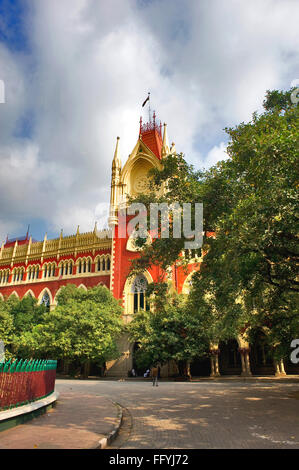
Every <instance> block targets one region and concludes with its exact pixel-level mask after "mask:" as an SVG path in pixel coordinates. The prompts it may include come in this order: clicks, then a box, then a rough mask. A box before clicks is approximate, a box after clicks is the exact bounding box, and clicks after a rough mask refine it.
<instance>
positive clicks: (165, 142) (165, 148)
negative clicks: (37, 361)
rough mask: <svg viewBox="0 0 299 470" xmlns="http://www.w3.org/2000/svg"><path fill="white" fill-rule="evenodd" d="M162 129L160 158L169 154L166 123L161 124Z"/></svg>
mask: <svg viewBox="0 0 299 470" xmlns="http://www.w3.org/2000/svg"><path fill="white" fill-rule="evenodd" d="M163 126H164V131H163V145H162V158H163V157H166V155H168V154H169V142H168V135H167V124H165V123H164V124H163Z"/></svg>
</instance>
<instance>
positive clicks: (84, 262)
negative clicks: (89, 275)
mask: <svg viewBox="0 0 299 470" xmlns="http://www.w3.org/2000/svg"><path fill="white" fill-rule="evenodd" d="M83 272H84V273H86V261H85V260H84V261H83Z"/></svg>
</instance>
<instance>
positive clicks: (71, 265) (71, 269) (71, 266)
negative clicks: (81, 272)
mask: <svg viewBox="0 0 299 470" xmlns="http://www.w3.org/2000/svg"><path fill="white" fill-rule="evenodd" d="M69 274H73V263H72V262H71V263H70V264H69Z"/></svg>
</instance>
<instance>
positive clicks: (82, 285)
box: [78, 284, 87, 291]
mask: <svg viewBox="0 0 299 470" xmlns="http://www.w3.org/2000/svg"><path fill="white" fill-rule="evenodd" d="M80 287H82V289H84V290H85V291H87V287H86V286H85V285H84V284H80V286H78V289H80Z"/></svg>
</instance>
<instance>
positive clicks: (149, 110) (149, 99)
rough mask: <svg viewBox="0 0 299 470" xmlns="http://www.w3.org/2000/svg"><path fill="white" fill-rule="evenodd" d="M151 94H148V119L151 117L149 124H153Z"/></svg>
mask: <svg viewBox="0 0 299 470" xmlns="http://www.w3.org/2000/svg"><path fill="white" fill-rule="evenodd" d="M150 95H151V94H150V92H148V117H149V122H151V97H150Z"/></svg>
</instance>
